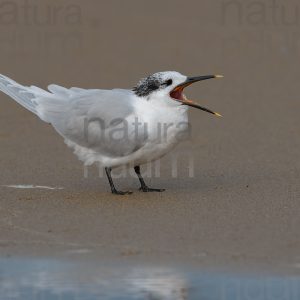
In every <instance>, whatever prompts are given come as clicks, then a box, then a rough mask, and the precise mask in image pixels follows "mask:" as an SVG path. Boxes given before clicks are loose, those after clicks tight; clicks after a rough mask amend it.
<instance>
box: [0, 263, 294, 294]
mask: <svg viewBox="0 0 300 300" xmlns="http://www.w3.org/2000/svg"><path fill="white" fill-rule="evenodd" d="M0 295H1V296H0V299H1V300H10V299H22V300H37V299H42V300H57V299H67V300H73V299H74V300H75V299H76V300H79V299H84V300H94V299H111V300H117V299H118V300H129V299H134V300H137V299H145V300H177V299H182V300H183V299H191V300H194V299H195V300H196V299H197V300H199V299H201V300H209V299H222V300H225V299H230V300H236V299H243V300H244V299H246V300H249V299H262V300H265V299H266V300H275V299H276V300H277V299H278V300H279V299H280V300H294V299H295V300H296V299H300V277H296V276H294V277H293V276H290V277H288V276H281V275H280V276H277V275H255V274H253V273H252V274H251V275H247V274H240V273H239V274H237V273H225V272H222V273H218V272H212V271H204V270H197V269H190V268H181V267H177V268H175V267H174V268H172V267H163V266H138V265H130V264H122V265H117V264H97V263H95V262H82V261H80V262H74V261H60V260H54V259H21V258H18V259H15V258H7V259H4V258H3V259H0Z"/></svg>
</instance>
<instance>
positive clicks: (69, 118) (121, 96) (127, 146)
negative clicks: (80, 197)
mask: <svg viewBox="0 0 300 300" xmlns="http://www.w3.org/2000/svg"><path fill="white" fill-rule="evenodd" d="M48 89H49V91H50V92H48V91H45V90H43V89H40V88H38V87H35V86H30V87H26V86H23V85H21V84H18V83H17V82H15V81H14V80H12V79H10V78H8V77H6V76H4V75H0V90H1V91H3V92H4V93H6V94H7V95H9V96H10V97H11V98H13V99H14V100H15V101H17V102H18V103H19V104H21V105H22V106H23V107H25V108H26V109H28V110H30V111H31V112H33V113H34V114H36V115H38V116H39V117H40V118H41V119H42V120H43V121H45V122H47V123H51V124H52V125H53V127H54V128H55V129H56V130H57V131H58V132H59V133H60V134H61V135H62V136H63V137H64V138H65V139H67V140H69V141H72V142H73V143H75V144H77V145H79V146H82V147H86V148H89V149H92V150H94V151H96V152H98V153H103V154H106V155H111V156H115V155H126V154H129V153H132V152H134V151H136V150H137V149H139V148H140V147H141V146H142V145H143V144H144V143H145V140H146V138H147V136H146V134H145V133H144V132H139V133H137V132H136V131H135V127H134V126H133V125H132V123H133V122H134V120H135V119H136V118H137V116H136V112H135V109H134V105H133V102H134V101H136V99H135V97H134V95H133V93H132V92H131V91H129V90H122V89H115V90H97V89H90V90H85V89H81V88H75V87H73V88H71V89H67V88H64V87H61V86H58V85H54V84H52V85H49V87H48ZM125 125H126V126H127V127H126V126H125ZM122 126H123V131H122ZM124 126H125V127H126V128H124ZM122 135H125V136H122ZM112 137H114V138H112Z"/></svg>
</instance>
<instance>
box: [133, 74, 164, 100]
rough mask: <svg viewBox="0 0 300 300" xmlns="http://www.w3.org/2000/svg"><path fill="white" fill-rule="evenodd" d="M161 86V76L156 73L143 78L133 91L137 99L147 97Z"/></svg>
mask: <svg viewBox="0 0 300 300" xmlns="http://www.w3.org/2000/svg"><path fill="white" fill-rule="evenodd" d="M162 84H163V82H162V78H161V76H160V75H159V74H158V73H156V74H153V75H150V76H148V77H146V78H143V79H142V80H141V81H140V82H139V83H138V84H137V85H136V86H135V87H134V88H133V91H134V92H135V94H136V95H137V96H139V97H147V96H148V95H149V94H151V93H152V92H153V91H156V90H158V89H160V87H161V85H162Z"/></svg>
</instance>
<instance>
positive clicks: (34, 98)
mask: <svg viewBox="0 0 300 300" xmlns="http://www.w3.org/2000/svg"><path fill="white" fill-rule="evenodd" d="M220 77H223V76H222V75H206V76H197V77H187V76H185V75H182V74H180V73H178V72H175V71H167V72H158V73H155V74H152V75H150V76H148V77H146V78H143V79H141V80H140V81H139V82H138V83H137V84H136V86H135V87H134V88H133V89H131V90H127V89H112V90H102V89H82V88H76V87H72V88H65V87H62V86H59V85H55V84H51V85H49V86H48V91H46V90H43V89H41V88H39V87H36V86H23V85H21V84H19V83H17V82H15V81H14V80H12V79H10V78H8V77H6V76H4V75H0V90H1V91H2V92H4V93H6V94H7V95H9V96H10V97H11V98H13V99H14V100H15V101H16V102H18V103H19V104H20V105H22V106H23V107H25V108H26V109H28V110H30V111H31V112H33V113H34V114H36V115H37V116H38V117H39V118H40V119H41V120H43V121H45V122H47V123H49V124H51V125H52V126H53V127H54V129H55V130H56V131H57V132H58V133H59V134H60V135H61V136H62V137H63V138H64V140H65V143H66V144H67V145H68V146H69V147H71V148H72V149H73V151H74V153H75V154H76V155H77V157H78V159H79V160H81V161H82V162H83V163H84V165H86V166H88V165H91V164H93V163H95V162H97V163H99V165H100V166H102V167H103V168H105V171H106V175H107V177H108V181H109V184H110V187H111V191H112V193H113V194H119V195H124V194H130V193H131V192H130V191H126V192H123V191H119V190H117V189H116V188H115V185H114V183H113V180H112V176H111V171H112V169H114V168H117V167H120V166H126V167H133V168H134V170H135V172H136V174H137V176H138V179H139V181H140V184H141V187H140V190H141V191H143V192H162V191H164V189H153V188H149V187H148V186H147V185H146V183H145V181H144V179H143V177H142V175H141V171H140V165H142V164H145V163H148V162H151V161H154V160H157V159H159V158H161V157H162V156H164V155H165V154H166V153H168V152H169V151H170V150H171V149H173V148H174V147H175V146H176V145H177V144H178V143H179V142H180V140H181V139H180V138H179V136H182V134H184V133H186V132H187V131H188V114H187V109H188V106H191V107H195V108H198V109H201V110H203V111H206V112H209V113H211V114H214V115H216V116H221V115H220V114H218V113H216V112H213V111H211V110H209V109H207V108H205V107H203V106H200V105H199V104H197V103H195V102H194V101H192V100H189V99H187V97H186V96H185V95H184V93H183V90H184V88H185V87H187V86H189V85H191V84H192V83H194V82H198V81H202V80H207V79H212V78H220ZM162 125H164V126H163V127H164V129H166V130H165V132H164V133H165V134H164V138H162V136H161V135H162V134H161V127H162ZM158 129H159V130H158Z"/></svg>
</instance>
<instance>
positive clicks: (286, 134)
mask: <svg viewBox="0 0 300 300" xmlns="http://www.w3.org/2000/svg"><path fill="white" fill-rule="evenodd" d="M60 2H61V6H62V7H61V9H60V13H57V15H55V16H54V15H53V16H52V19H51V20H52V21H51V22H50V21H49V20H47V19H46V13H45V11H46V10H47V9H49V11H50V9H51V3H52V2H51V1H43V5H42V4H39V5H38V4H37V2H36V4H35V5H34V4H33V7H32V12H34V7H35V9H36V14H37V16H38V18H39V19H38V20H37V19H34V17H30V16H33V15H34V13H32V14H29V16H27V18H29V19H24V18H25V15H24V14H23V12H22V11H21V8H20V7H19V8H18V9H19V11H18V14H17V15H16V16H17V17H16V19H14V22H11V23H9V24H3V23H2V25H1V28H0V54H1V70H0V71H1V73H2V74H5V75H7V76H9V77H11V78H13V79H14V80H16V81H18V82H20V83H22V84H24V85H37V86H40V87H42V88H46V86H47V85H48V84H50V83H57V84H61V85H64V86H67V87H71V86H79V87H83V88H114V87H120V88H131V87H133V86H134V85H135V84H136V82H137V81H138V80H139V78H141V77H143V76H146V75H148V74H151V73H153V72H157V71H164V70H177V71H180V72H182V73H184V74H187V75H206V74H211V73H212V74H218V73H220V74H223V75H224V76H225V77H224V79H222V80H211V81H207V82H201V83H199V84H195V85H193V87H190V88H189V89H187V90H186V93H187V95H188V96H190V98H191V99H195V100H196V101H197V102H198V103H201V104H203V105H205V106H206V107H209V108H211V109H214V110H215V111H218V112H220V113H221V114H222V115H223V118H215V117H213V116H211V115H209V114H206V113H204V112H201V111H198V110H193V109H190V121H191V124H192V138H191V141H188V142H184V143H182V144H181V145H180V146H179V147H178V148H177V149H176V150H175V151H174V154H173V155H175V154H176V155H177V162H178V164H177V168H176V170H175V171H174V164H172V163H171V162H172V156H171V155H169V156H166V157H164V158H163V159H162V160H161V162H160V168H159V176H153V175H155V174H152V176H151V177H150V178H149V177H147V178H146V180H147V182H148V183H149V184H151V186H154V187H158V188H166V191H165V192H164V193H149V194H145V193H141V192H139V191H138V187H139V185H138V181H137V179H136V178H134V177H131V176H127V177H125V178H123V177H122V176H120V177H122V178H119V179H115V182H116V185H117V186H118V187H120V188H123V189H127V188H129V189H131V190H132V191H133V192H134V193H133V194H132V195H129V196H123V197H119V196H115V195H112V194H111V193H110V189H109V185H108V183H107V179H106V178H105V177H101V176H99V171H98V169H97V168H96V167H90V168H88V170H85V172H84V168H83V165H82V163H81V162H79V161H78V160H77V158H76V157H75V156H74V155H73V153H72V152H71V150H70V149H68V148H67V147H66V145H65V144H64V141H63V139H62V138H61V137H60V136H59V135H58V134H57V133H56V132H55V131H54V129H53V128H52V127H51V126H50V125H49V124H46V123H44V122H42V121H41V120H39V119H38V118H37V117H36V116H34V115H33V114H32V113H30V112H28V111H26V110H25V109H23V108H22V107H20V106H19V105H18V104H17V103H15V102H14V101H12V100H11V99H10V98H9V97H8V96H6V95H4V94H1V95H0V107H1V109H0V145H1V147H0V169H1V172H0V254H1V255H2V256H23V255H30V256H49V255H54V256H58V257H64V256H69V255H72V253H73V254H74V253H77V254H81V255H83V256H86V257H91V258H97V259H105V258H106V257H107V258H120V257H130V258H134V259H137V260H161V259H162V260H165V261H170V262H172V261H190V262H195V263H196V262H197V263H199V264H205V265H215V264H222V265H227V264H236V263H237V264H248V265H251V264H256V265H262V266H264V265H269V266H275V267H277V268H279V269H280V268H286V267H289V268H291V269H293V270H294V271H297V270H298V271H299V263H300V255H299V250H300V233H299V226H300V209H299V198H300V180H299V179H300V151H299V149H300V139H299V129H300V118H299V109H300V105H299V103H300V102H299V97H300V96H299V78H300V64H299V53H300V52H299V40H298V42H297V41H295V39H297V37H299V34H300V29H299V28H300V27H299V23H300V20H296V19H295V20H294V19H293V18H292V13H291V7H294V8H295V7H298V6H297V5H298V4H297V3H295V2H293V1H285V2H280V3H279V4H278V6H279V8H278V9H281V10H284V11H285V12H286V18H291V19H292V21H293V22H290V23H291V24H289V25H287V22H285V21H286V20H285V19H280V18H281V17H280V13H279V11H277V12H278V14H277V13H276V15H277V19H276V24H275V23H274V22H275V21H274V18H272V16H270V15H269V14H265V15H264V19H255V20H254V19H253V18H254V17H253V16H251V12H252V11H251V9H253V8H251V7H250V4H249V5H248V6H247V5H245V4H244V3H243V2H242V1H237V2H236V4H235V5H236V6H233V5H232V6H228V5H229V4H228V3H227V2H228V1H208V0H206V1H190V3H189V4H188V5H185V4H184V3H183V2H180V1H164V2H163V3H161V2H159V1H150V2H144V1H130V3H125V2H123V1H111V2H109V3H108V2H107V3H106V4H104V3H100V2H98V1H91V0H90V1H87V2H86V4H83V2H81V1H67V0H64V1H60ZM250 2H251V1H250ZM250 2H249V3H250ZM34 3H35V2H34ZM261 3H262V5H265V8H266V11H267V12H268V13H271V12H270V10H271V8H270V7H269V6H268V4H267V3H266V2H264V1H261ZM70 5H73V6H76V7H77V9H76V8H75V9H74V7H73V8H70V7H69V6H70ZM49 7H50V8H49ZM158 7H159V9H158ZM52 9H53V7H52ZM72 9H74V11H72ZM70 11H71V12H70ZM52 13H53V12H52ZM71 13H73V15H72V16H70V14H71ZM48 21H49V22H50V23H49V22H48ZM290 21H291V20H290ZM1 22H4V21H3V20H1ZM25 22H27V23H28V24H27V23H26V24H27V25H26V24H25ZM189 166H190V167H191V166H192V167H191V168H192V174H191V173H189V171H191V169H189ZM172 172H173V176H172ZM174 172H175V173H174ZM176 173H177V174H176ZM174 174H175V175H174ZM100 175H101V174H100ZM11 185H34V186H45V187H52V188H55V187H56V188H60V189H43V188H33V189H24V188H19V189H18V188H15V187H8V186H11ZM297 268H298V269H297Z"/></svg>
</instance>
